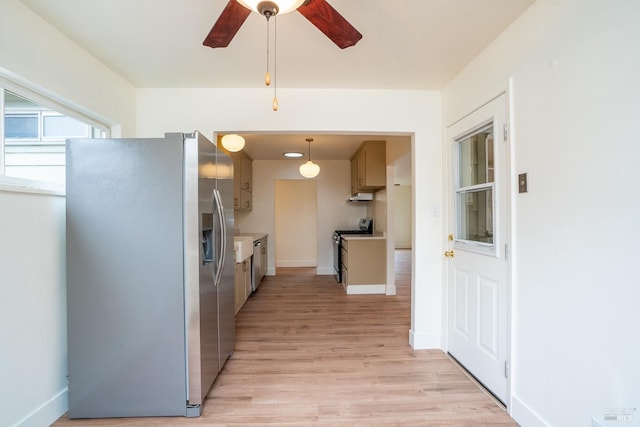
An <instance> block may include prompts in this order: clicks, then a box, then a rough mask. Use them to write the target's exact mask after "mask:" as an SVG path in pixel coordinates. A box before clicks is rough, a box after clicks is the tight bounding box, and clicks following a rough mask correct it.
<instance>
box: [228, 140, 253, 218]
mask: <svg viewBox="0 0 640 427" xmlns="http://www.w3.org/2000/svg"><path fill="white" fill-rule="evenodd" d="M231 158H232V159H233V208H234V209H235V210H240V211H250V210H251V209H252V207H253V195H252V191H253V159H252V158H251V157H249V155H248V154H247V153H245V152H244V151H238V152H237V153H231Z"/></svg>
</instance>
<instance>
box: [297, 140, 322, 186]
mask: <svg viewBox="0 0 640 427" xmlns="http://www.w3.org/2000/svg"><path fill="white" fill-rule="evenodd" d="M305 141H307V143H308V145H309V160H307V161H306V163H304V164H302V165H300V175H302V176H304V177H305V178H315V177H316V176H318V174H319V173H320V166H318V165H317V164H315V163H313V162H312V161H311V142H312V141H313V138H307V139H305Z"/></svg>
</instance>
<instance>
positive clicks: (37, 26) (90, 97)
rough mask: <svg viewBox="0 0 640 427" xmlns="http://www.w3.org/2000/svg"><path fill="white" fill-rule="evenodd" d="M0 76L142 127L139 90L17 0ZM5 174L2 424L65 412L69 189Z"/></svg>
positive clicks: (12, 3) (0, 287) (3, 22)
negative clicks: (38, 189) (23, 186)
mask: <svg viewBox="0 0 640 427" xmlns="http://www.w3.org/2000/svg"><path fill="white" fill-rule="evenodd" d="M0 78H2V79H9V80H10V81H11V82H10V83H12V84H14V85H15V86H17V87H20V86H26V87H27V88H28V89H32V90H36V91H39V92H41V93H42V94H44V95H46V96H48V97H51V98H54V99H55V100H56V101H57V102H60V103H61V104H63V105H65V106H67V107H70V108H77V109H78V110H79V111H80V112H81V113H83V114H85V115H89V116H91V117H92V118H94V119H95V120H99V121H102V122H103V123H105V124H107V125H111V124H118V126H117V128H116V129H114V132H115V134H123V135H125V136H130V135H133V132H134V131H135V126H134V123H135V96H136V93H135V90H134V88H133V87H132V86H131V85H130V84H128V83H127V82H126V81H125V80H124V79H122V78H121V77H120V76H118V75H116V74H115V73H114V72H113V71H111V69H109V68H107V67H106V66H104V65H103V64H101V63H100V62H98V61H97V60H96V59H95V58H93V57H92V56H91V55H89V54H88V53H87V52H85V51H84V50H82V49H81V48H80V47H79V46H78V45H77V44H76V43H73V42H71V41H70V40H69V39H67V38H66V37H65V36H64V35H63V34H61V33H60V32H58V31H57V30H55V29H54V28H53V27H51V26H50V25H49V24H47V23H46V22H45V21H43V20H42V19H41V18H40V17H39V16H37V15H36V14H34V13H32V12H31V11H30V10H29V9H28V8H26V7H25V6H24V5H23V4H22V3H21V2H19V1H18V0H2V1H0ZM12 190H15V188H13V187H11V186H10V185H7V184H3V183H1V182H0V272H1V275H0V277H1V280H2V282H1V283H0V347H1V348H2V350H1V351H0V378H1V379H2V380H1V381H0V425H2V426H9V425H15V424H19V425H21V426H42V425H49V424H50V423H52V422H53V421H55V420H56V419H57V418H58V417H60V416H61V415H62V414H63V413H64V412H65V411H66V410H67V394H66V390H67V386H66V374H67V366H66V364H67V340H66V268H65V243H64V242H65V213H64V197H61V196H56V195H50V194H36V193H25V192H24V191H22V192H20V191H18V192H16V191H12Z"/></svg>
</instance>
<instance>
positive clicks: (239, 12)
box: [202, 0, 362, 49]
mask: <svg viewBox="0 0 640 427" xmlns="http://www.w3.org/2000/svg"><path fill="white" fill-rule="evenodd" d="M251 10H253V11H255V12H257V13H260V14H261V15H263V16H265V17H266V18H267V20H268V19H269V18H270V17H272V16H274V15H277V14H278V13H281V14H282V13H286V12H290V11H293V10H297V11H298V12H300V13H301V14H302V16H304V17H305V18H307V19H308V20H309V21H310V22H311V23H312V24H313V25H315V26H316V28H318V29H319V30H320V31H322V32H323V33H324V34H325V35H326V36H327V37H329V39H330V40H331V41H332V42H334V43H335V44H336V45H337V46H338V47H339V48H340V49H344V48H347V47H350V46H353V45H355V44H356V43H357V42H358V41H359V40H360V39H361V38H362V34H360V33H359V32H358V30H356V29H355V28H354V27H353V25H351V24H350V23H349V21H347V20H346V19H345V18H344V17H343V16H342V15H340V13H338V11H336V10H335V9H334V8H333V7H332V6H331V5H330V4H329V3H327V2H326V0H288V1H256V0H253V1H252V0H244V1H243V0H229V3H227V6H226V7H225V8H224V10H223V11H222V14H221V15H220V17H218V20H217V21H216V23H215V24H214V25H213V28H211V31H210V32H209V35H207V38H206V39H205V40H204V42H202V44H203V45H205V46H209V47H212V48H217V47H227V46H228V45H229V43H230V42H231V40H232V39H233V37H234V36H235V35H236V33H237V32H238V30H239V29H240V27H241V26H242V24H243V23H244V21H245V20H246V19H247V17H248V16H249V14H250V13H251Z"/></svg>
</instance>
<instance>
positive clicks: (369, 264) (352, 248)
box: [342, 236, 387, 294]
mask: <svg viewBox="0 0 640 427" xmlns="http://www.w3.org/2000/svg"><path fill="white" fill-rule="evenodd" d="M386 250H387V243H386V240H385V239H384V238H366V237H364V238H363V237H351V236H346V237H344V236H343V245H342V286H343V287H344V288H345V290H346V291H347V294H384V293H385V292H386V282H387V255H386Z"/></svg>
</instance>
